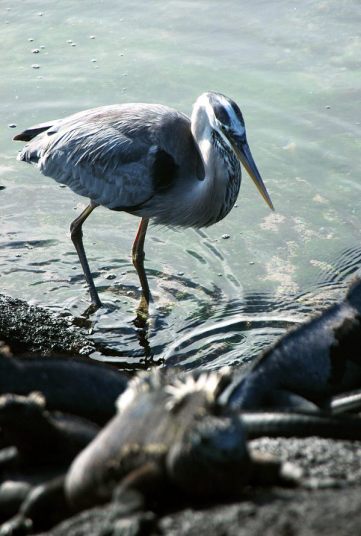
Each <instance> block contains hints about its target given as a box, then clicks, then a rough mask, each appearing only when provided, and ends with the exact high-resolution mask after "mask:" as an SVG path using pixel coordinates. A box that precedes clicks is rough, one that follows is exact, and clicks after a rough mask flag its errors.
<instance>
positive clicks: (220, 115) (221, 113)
mask: <svg viewBox="0 0 361 536" xmlns="http://www.w3.org/2000/svg"><path fill="white" fill-rule="evenodd" d="M213 111H214V115H215V116H216V118H217V119H218V121H219V122H220V124H221V127H222V128H223V127H225V126H227V125H229V116H228V114H227V112H226V110H225V109H224V108H223V106H221V105H220V104H217V105H215V106H213Z"/></svg>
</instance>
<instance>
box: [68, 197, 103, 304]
mask: <svg viewBox="0 0 361 536" xmlns="http://www.w3.org/2000/svg"><path fill="white" fill-rule="evenodd" d="M97 206H98V205H96V204H93V203H90V204H89V205H88V206H87V207H86V209H85V210H84V211H83V212H82V213H81V214H80V216H78V217H77V218H76V219H75V220H74V221H73V222H72V223H71V225H70V236H71V239H72V241H73V244H74V246H75V249H76V252H77V254H78V257H79V260H80V264H81V266H82V268H83V272H84V275H85V279H86V282H87V284H88V287H89V292H90V298H91V301H92V304H93V305H94V307H95V308H96V309H98V308H99V307H101V306H102V303H101V301H100V299H99V296H98V292H97V290H96V288H95V285H94V281H93V276H92V274H91V272H90V268H89V263H88V259H87V258H86V255H85V250H84V246H83V231H82V225H83V223H84V222H85V220H86V219H87V217H88V216H90V214H91V213H92V212H93V210H94V209H95V208H96V207H97Z"/></svg>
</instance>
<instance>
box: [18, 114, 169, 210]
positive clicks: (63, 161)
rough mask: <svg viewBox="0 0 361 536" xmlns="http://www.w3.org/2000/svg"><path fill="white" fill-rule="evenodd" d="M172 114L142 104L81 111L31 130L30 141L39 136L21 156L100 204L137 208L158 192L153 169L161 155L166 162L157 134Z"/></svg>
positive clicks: (112, 206) (48, 174) (28, 133)
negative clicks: (166, 118)
mask: <svg viewBox="0 0 361 536" xmlns="http://www.w3.org/2000/svg"><path fill="white" fill-rule="evenodd" d="M170 112H171V113H174V111H173V110H171V109H169V108H167V107H164V106H160V105H159V106H158V105H143V104H137V105H118V106H106V107H101V108H96V109H93V110H87V111H85V112H80V113H78V114H74V115H73V116H70V117H68V118H66V119H64V120H57V121H55V122H53V123H52V124H51V125H49V124H45V123H44V124H43V125H38V126H36V127H32V129H27V130H26V131H25V133H26V134H27V139H29V138H30V139H31V137H33V136H32V134H33V133H35V132H37V133H36V134H34V135H35V136H36V137H35V138H34V139H33V140H32V141H31V142H30V144H29V145H27V146H26V147H25V148H24V149H23V151H22V152H21V153H20V155H19V158H20V159H21V160H25V161H27V162H31V163H37V164H38V166H39V168H40V170H41V172H42V173H43V174H44V175H47V176H50V177H52V178H53V179H55V180H56V181H58V182H60V183H62V184H66V185H67V186H69V187H70V188H71V189H72V190H73V191H74V192H76V193H77V194H79V195H83V196H86V197H88V198H90V199H91V200H93V201H94V202H96V203H98V204H101V205H104V206H107V207H108V208H114V209H126V208H128V207H136V206H139V205H141V204H142V203H144V202H146V201H147V200H149V199H150V198H151V197H152V195H153V194H154V188H155V181H154V177H153V170H154V166H155V163H156V162H158V167H159V155H160V154H161V156H162V159H163V160H164V151H162V147H160V146H159V137H158V133H159V131H160V130H161V129H160V125H161V123H162V121H163V120H164V117H166V116H167V114H169V113H170ZM47 127H48V128H47ZM39 132H40V134H39V135H37V134H38V133H39ZM20 136H21V135H20ZM18 139H19V138H18ZM22 139H23V138H22ZM160 151H162V152H160ZM169 156H170V158H172V157H171V155H169ZM167 166H168V168H169V159H168V160H167Z"/></svg>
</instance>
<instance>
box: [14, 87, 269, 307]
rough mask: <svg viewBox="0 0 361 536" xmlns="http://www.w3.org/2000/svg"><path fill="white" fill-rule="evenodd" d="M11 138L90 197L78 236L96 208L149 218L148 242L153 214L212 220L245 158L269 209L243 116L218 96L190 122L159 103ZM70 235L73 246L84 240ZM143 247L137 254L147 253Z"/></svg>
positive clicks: (200, 222)
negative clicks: (249, 144) (251, 151)
mask: <svg viewBox="0 0 361 536" xmlns="http://www.w3.org/2000/svg"><path fill="white" fill-rule="evenodd" d="M14 139H15V140H22V141H29V142H30V143H29V144H28V145H27V146H25V148H24V149H23V150H22V151H21V152H20V154H19V157H18V158H19V160H23V161H25V162H29V163H32V164H36V165H37V166H38V168H39V169H40V171H41V172H42V173H43V174H44V175H47V176H50V177H52V178H53V179H55V180H56V181H57V182H59V183H61V184H65V185H67V186H69V188H71V189H72V190H73V191H74V192H75V193H77V194H79V195H82V196H85V197H88V198H89V199H90V202H91V204H90V207H89V210H88V212H87V213H86V214H84V217H82V218H78V220H79V221H78V222H77V221H76V222H74V224H75V226H74V224H73V231H74V228H75V231H77V232H78V234H81V225H82V223H83V221H84V220H85V219H86V217H87V216H88V215H89V214H90V212H91V210H92V209H93V208H95V207H96V206H98V205H103V206H105V207H107V208H109V209H112V210H119V211H120V210H122V211H126V212H129V213H131V214H134V215H137V216H140V217H141V218H142V221H143V220H144V222H146V224H145V225H143V227H144V229H141V230H142V233H141V234H142V238H143V242H144V237H145V232H146V225H147V223H148V222H147V220H148V219H149V218H152V219H153V220H154V221H155V223H158V224H162V225H174V226H182V227H203V226H208V225H212V224H214V223H216V222H217V221H219V220H220V219H222V218H224V217H225V216H226V215H227V214H228V212H229V211H230V210H231V209H232V207H233V205H234V203H235V201H236V198H237V195H238V192H239V187H240V184H241V167H240V160H241V161H242V162H243V163H244V165H245V166H246V169H247V171H248V172H249V173H250V175H251V176H252V178H253V179H254V180H255V182H256V185H257V187H258V188H259V190H260V192H261V194H262V196H263V197H264V198H265V200H266V201H267V203H268V204H269V206H270V207H271V208H272V204H271V201H270V198H269V196H268V194H267V191H266V189H265V187H264V185H263V182H262V179H261V177H260V175H259V173H258V170H257V168H256V166H255V164H254V161H253V159H252V156H251V153H250V151H249V148H248V144H247V140H246V134H245V127H244V121H243V117H242V114H241V112H240V110H239V108H238V106H237V105H236V104H235V103H234V102H233V101H231V100H230V99H228V98H227V97H225V96H224V95H221V94H218V93H204V94H203V95H201V96H200V97H199V98H198V99H197V101H196V103H195V105H194V108H193V114H192V119H191V120H190V119H189V118H188V117H187V116H186V115H184V114H182V113H179V112H177V111H176V110H174V109H172V108H169V107H167V106H162V105H160V104H120V105H113V106H104V107H100V108H94V109H91V110H86V111H83V112H79V113H76V114H74V115H71V116H69V117H67V118H65V119H59V120H55V121H50V122H47V123H43V124H41V125H36V126H34V127H31V128H29V129H27V130H25V131H24V132H22V133H21V134H19V135H17V136H16V137H15V138H14ZM243 149H245V150H243ZM74 234H75V233H74ZM73 240H74V243H75V244H76V242H79V241H80V240H81V238H79V236H78V237H75V238H73ZM77 245H78V244H76V247H77ZM81 247H83V246H82V244H81ZM142 247H143V244H141V246H139V247H135V248H133V253H134V249H136V250H137V251H136V253H139V252H140V253H141V254H142V253H143V250H142ZM77 249H78V248H77ZM138 250H139V251H138ZM140 250H141V251H140ZM78 253H79V251H78ZM140 256H141V255H140ZM79 257H80V260H81V262H82V265H83V269H84V272H85V275H86V278H87V281H88V284H89V274H87V273H86V269H85V267H84V264H83V263H84V262H85V261H84V260H82V255H81V253H79ZM84 257H85V253H84ZM137 270H138V268H137ZM138 273H139V271H138ZM90 277H91V275H90ZM142 287H143V291H144V290H145V289H144V286H143V283H142ZM92 297H93V296H92ZM93 301H94V300H93Z"/></svg>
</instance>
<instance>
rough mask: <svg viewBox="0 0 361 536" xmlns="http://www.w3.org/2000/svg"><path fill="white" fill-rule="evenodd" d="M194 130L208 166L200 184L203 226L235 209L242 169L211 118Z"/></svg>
mask: <svg viewBox="0 0 361 536" xmlns="http://www.w3.org/2000/svg"><path fill="white" fill-rule="evenodd" d="M192 133H193V136H194V138H195V141H196V143H197V145H198V148H199V152H200V154H201V158H202V161H203V165H204V169H205V179H204V180H203V181H201V182H200V183H199V184H198V185H197V196H196V202H197V204H198V205H200V210H199V213H200V214H204V220H205V221H204V222H203V223H202V226H203V225H205V226H207V225H212V224H213V223H216V222H217V221H219V220H221V219H222V218H224V217H225V216H226V215H227V214H228V212H229V211H230V210H231V209H232V207H233V205H234V203H235V201H236V199H237V195H238V192H239V187H240V183H241V169H240V166H239V162H238V160H237V158H236V157H235V155H234V153H233V151H232V150H231V149H230V148H229V147H228V146H227V145H226V143H225V142H224V140H223V139H222V138H221V137H220V136H219V134H218V133H217V132H216V131H215V130H213V129H212V128H211V126H210V124H209V122H208V121H207V122H205V123H204V128H203V130H200V129H197V130H195V132H193V129H192ZM202 208H203V210H201V209H202ZM205 209H207V210H205Z"/></svg>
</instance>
